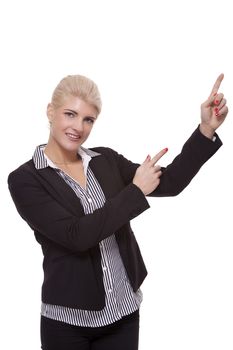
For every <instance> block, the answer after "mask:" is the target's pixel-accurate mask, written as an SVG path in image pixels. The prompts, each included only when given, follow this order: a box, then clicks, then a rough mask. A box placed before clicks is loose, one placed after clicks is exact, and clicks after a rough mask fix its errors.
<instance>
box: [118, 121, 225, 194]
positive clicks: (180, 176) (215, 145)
mask: <svg viewBox="0 0 233 350" xmlns="http://www.w3.org/2000/svg"><path fill="white" fill-rule="evenodd" d="M221 145H222V142H221V140H220V139H219V137H218V135H217V134H215V141H212V140H210V139H209V138H207V137H205V136H204V135H203V134H202V133H201V132H200V130H199V127H198V128H197V129H196V130H195V131H194V132H193V134H192V135H191V137H190V138H189V139H188V140H187V141H186V142H185V144H184V145H183V147H182V150H181V152H180V154H179V155H177V157H175V159H174V160H173V161H172V163H171V164H169V165H168V166H167V167H162V169H161V170H162V175H161V177H160V184H159V186H158V187H157V188H156V190H155V191H153V192H152V193H150V194H149V196H153V197H164V196H176V195H178V194H179V193H180V192H182V191H183V190H184V188H185V187H186V186H187V185H188V184H189V183H190V181H191V180H192V179H193V177H194V176H195V175H196V174H197V172H198V171H199V170H200V168H201V167H202V165H203V164H204V163H205V162H206V161H207V160H208V159H209V158H211V157H212V156H213V155H214V154H215V153H216V151H217V150H218V149H219V148H220V147H221ZM113 152H114V155H115V158H116V161H117V162H118V169H119V171H120V173H121V176H122V178H123V180H124V182H125V184H129V183H130V182H131V181H132V180H133V177H134V175H135V172H136V170H137V168H138V167H139V165H140V164H136V163H132V162H131V161H129V160H127V159H126V158H124V157H123V156H122V155H120V154H118V153H116V152H115V151H113Z"/></svg>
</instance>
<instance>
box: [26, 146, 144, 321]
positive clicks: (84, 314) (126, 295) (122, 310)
mask: <svg viewBox="0 0 233 350" xmlns="http://www.w3.org/2000/svg"><path fill="white" fill-rule="evenodd" d="M44 148H45V145H40V146H38V147H37V148H36V150H35V153H34V155H33V161H34V164H35V167H36V168H37V169H42V168H45V167H48V166H49V167H51V168H53V169H54V170H55V171H56V172H57V173H58V174H59V175H60V176H61V177H62V179H63V180H64V181H65V182H66V183H67V184H68V185H69V186H70V187H71V188H72V189H73V191H74V192H75V194H76V195H77V197H78V198H79V200H80V202H81V205H82V206H83V210H84V213H85V214H91V213H93V212H94V211H95V210H96V209H98V208H101V207H102V206H103V205H104V203H105V200H106V199H105V196H104V193H103V191H102V189H101V187H100V184H99V183H98V181H97V179H96V178H95V175H94V174H93V172H92V170H91V169H90V167H89V166H88V164H89V161H90V160H91V158H92V157H95V156H98V155H100V154H99V153H96V152H93V151H91V150H89V149H85V148H83V147H81V148H80V150H79V155H80V156H81V157H82V161H83V167H84V172H85V175H86V189H84V188H83V187H81V186H80V185H79V184H78V183H77V181H75V180H74V179H73V178H71V177H70V176H69V175H68V174H66V173H65V172H64V171H63V170H61V169H59V168H58V167H57V166H55V165H54V163H52V161H51V160H50V159H48V157H47V156H46V155H45V153H44V151H43V150H44ZM99 247H100V252H101V266H102V269H103V284H104V289H105V307H104V309H102V310H100V311H90V310H81V309H73V308H68V307H64V306H60V305H51V304H45V303H42V306H41V315H42V316H45V317H48V318H51V319H54V320H58V321H62V322H65V323H68V324H71V325H76V326H82V327H101V326H105V325H108V324H111V323H113V322H115V321H118V320H120V319H121V318H122V317H123V316H126V315H129V314H130V313H132V312H134V311H136V310H137V309H139V307H140V304H141V301H142V293H141V291H140V289H139V290H138V291H137V292H136V293H134V291H133V289H132V287H131V285H130V282H129V279H128V276H127V273H126V270H125V268H124V265H123V262H122V259H121V256H120V252H119V248H118V244H117V241H116V238H115V235H114V234H113V235H111V236H109V237H108V238H106V239H104V240H102V241H101V242H100V243H99Z"/></svg>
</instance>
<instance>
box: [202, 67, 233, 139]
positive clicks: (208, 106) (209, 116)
mask: <svg viewBox="0 0 233 350" xmlns="http://www.w3.org/2000/svg"><path fill="white" fill-rule="evenodd" d="M223 78H224V74H220V75H219V77H218V78H217V80H216V82H215V84H214V86H213V89H212V91H211V94H210V96H209V98H208V100H207V101H205V102H204V103H202V105H201V124H200V131H201V132H202V133H203V134H204V135H205V136H207V137H209V138H212V137H213V135H214V132H215V130H216V129H217V128H218V127H219V126H220V125H221V124H222V123H223V122H224V120H225V118H226V116H227V113H228V107H227V105H226V102H227V101H226V99H225V98H224V95H223V94H222V93H218V89H219V87H220V85H221V82H222V80H223Z"/></svg>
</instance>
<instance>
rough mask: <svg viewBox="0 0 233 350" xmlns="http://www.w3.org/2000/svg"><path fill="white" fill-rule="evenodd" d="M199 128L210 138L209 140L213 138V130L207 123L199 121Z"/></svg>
mask: <svg viewBox="0 0 233 350" xmlns="http://www.w3.org/2000/svg"><path fill="white" fill-rule="evenodd" d="M199 130H200V132H201V133H202V134H203V135H204V136H206V137H208V139H211V140H212V139H213V137H214V134H215V130H214V129H213V128H211V127H210V126H209V125H207V124H205V123H201V124H200V126H199Z"/></svg>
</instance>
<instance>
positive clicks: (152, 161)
mask: <svg viewBox="0 0 233 350" xmlns="http://www.w3.org/2000/svg"><path fill="white" fill-rule="evenodd" d="M167 151H168V148H164V149H162V150H161V151H160V152H159V153H157V154H156V155H155V156H154V157H153V158H152V159H151V161H150V163H151V165H155V164H156V163H157V162H158V160H159V159H160V158H162V156H164V154H165V153H167Z"/></svg>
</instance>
